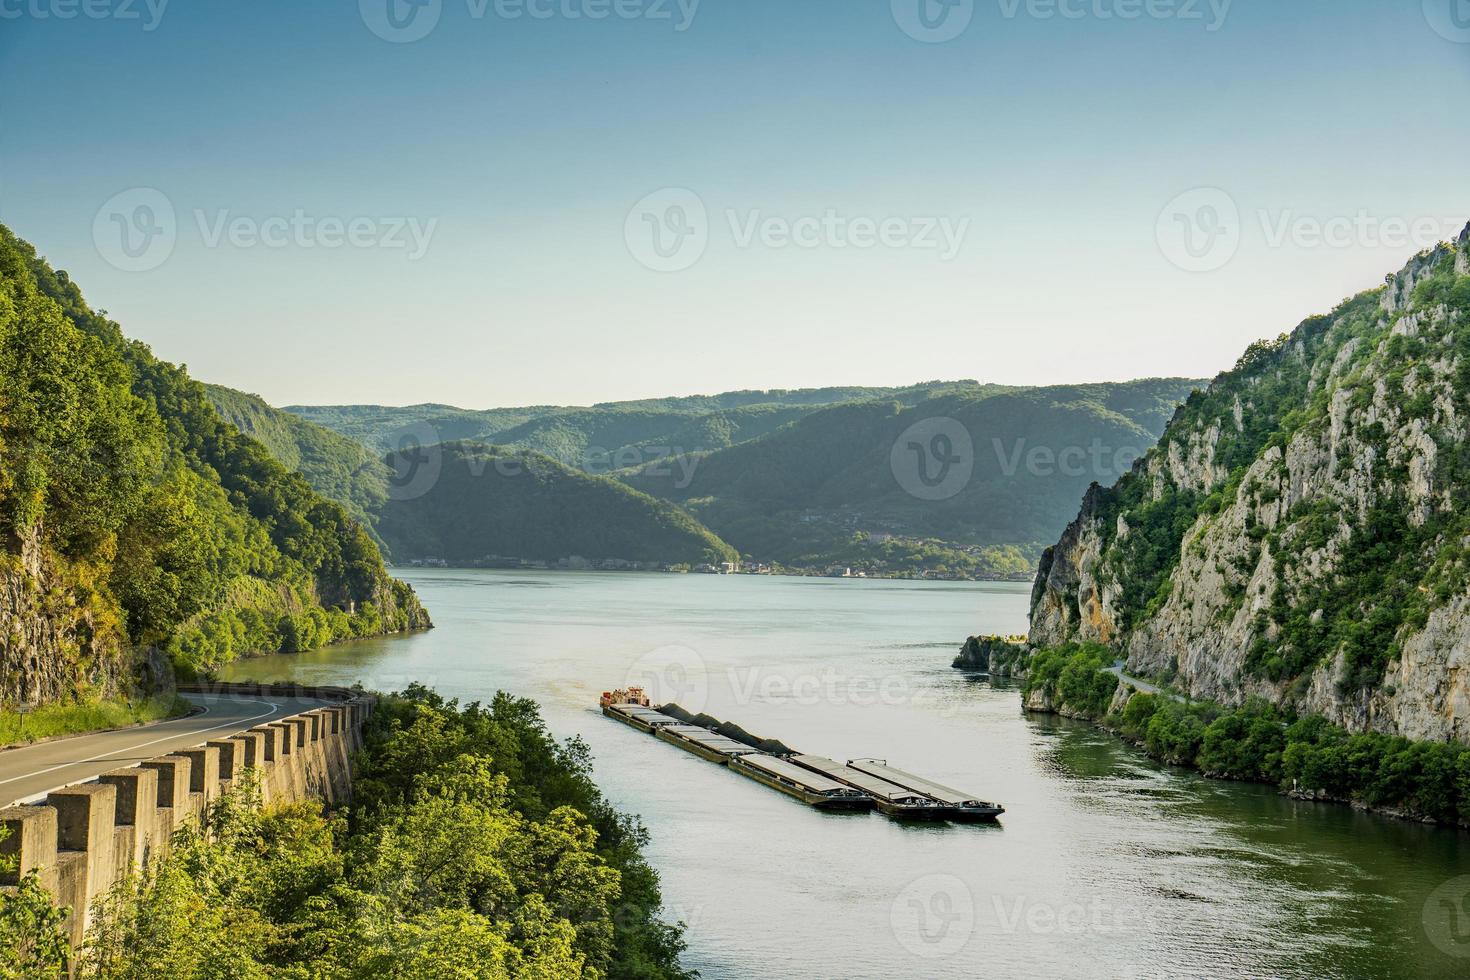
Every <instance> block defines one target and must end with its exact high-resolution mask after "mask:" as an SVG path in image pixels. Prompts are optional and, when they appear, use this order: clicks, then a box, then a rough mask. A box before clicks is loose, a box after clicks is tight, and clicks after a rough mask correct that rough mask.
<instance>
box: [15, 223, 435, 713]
mask: <svg viewBox="0 0 1470 980" xmlns="http://www.w3.org/2000/svg"><path fill="white" fill-rule="evenodd" d="M0 405H3V411H0V559H3V566H0V594H3V598H4V601H3V602H0V700H3V701H4V702H5V703H7V704H15V703H37V702H41V703H52V702H62V701H67V700H75V699H83V698H97V697H120V696H125V695H127V694H129V693H136V692H137V691H138V690H139V689H145V688H150V687H152V686H153V685H155V684H156V683H158V682H159V681H160V679H161V675H162V674H163V673H164V672H165V670H166V663H165V660H164V656H163V655H167V656H168V657H170V658H172V660H173V661H174V663H175V664H177V665H178V666H181V667H184V668H187V669H191V670H197V669H204V668H208V667H211V666H213V665H216V664H219V663H221V662H224V661H226V660H229V659H231V658H233V657H236V656H239V655H242V654H245V653H252V652H263V651H275V650H301V649H307V648H310V647H313V646H317V645H320V644H322V643H326V642H331V641H332V640H335V639H339V638H343V637H347V636H357V635H366V634H374V633H383V632H389V631H394V630H402V629H409V628H414V627H419V626H425V625H427V624H428V619H427V616H426V615H425V613H424V611H423V610H422V608H421V607H420V606H419V603H418V600H417V599H416V597H415V596H414V595H413V593H412V591H411V590H410V589H409V588H408V587H407V586H405V585H403V584H401V583H399V582H395V581H394V580H392V579H391V578H389V577H388V575H387V574H386V572H385V571H384V568H383V564H382V560H381V558H380V556H379V554H378V551H377V548H376V547H375V546H374V545H373V543H372V541H371V540H370V539H369V537H368V536H367V534H366V532H365V531H364V530H363V528H362V526H361V525H360V524H358V523H357V522H356V521H353V520H352V519H351V518H349V517H348V516H347V514H346V513H344V511H343V510H342V508H341V507H340V506H338V505H337V504H335V503H332V502H330V501H328V500H325V499H323V498H322V497H320V496H318V495H317V494H316V493H315V492H314V491H313V490H312V489H311V488H310V487H309V486H308V485H307V483H306V482H305V480H303V479H302V478H301V477H300V476H298V475H296V474H294V473H292V472H290V471H289V470H288V469H286V468H285V467H284V466H283V465H282V464H281V463H279V462H277V461H276V459H274V458H273V457H272V456H271V454H270V453H269V452H267V450H266V449H265V448H264V447H263V446H261V445H260V444H259V443H257V442H255V441H254V440H252V439H249V438H247V437H245V436H243V435H241V434H240V433H239V432H238V431H237V430H236V429H235V428H234V427H233V426H231V425H229V424H227V423H226V422H224V421H223V420H222V419H221V418H220V416H219V415H218V413H216V411H215V410H214V408H213V406H212V405H211V404H210V402H209V399H208V398H207V396H206V394H205V391H204V388H203V386H202V385H200V384H199V383H197V382H195V381H193V380H192V379H190V378H189V376H188V374H187V373H186V372H185V371H184V370H183V369H182V368H179V367H175V366H174V365H171V364H168V363H166V362H163V361H160V360H158V359H157V358H155V357H154V356H153V354H152V353H151V352H150V351H149V350H148V348H147V347H146V346H144V345H142V344H140V343H138V342H136V341H128V340H126V339H125V338H124V336H123V334H122V331H121V328H120V327H119V326H118V324H116V323H114V322H113V321H111V320H109V319H108V318H107V317H106V316H105V315H104V314H102V313H98V312H95V311H93V310H92V309H91V308H90V307H88V305H87V304H86V302H85V301H84V300H83V298H82V294H81V291H80V290H79V289H78V288H77V286H76V284H75V283H73V282H72V281H71V280H70V278H69V277H68V276H67V275H66V273H65V272H59V271H54V270H52V269H51V268H50V266H49V265H47V264H46V262H45V261H44V260H42V259H40V258H39V257H38V256H37V255H36V254H35V251H34V249H32V248H31V247H30V246H29V245H28V244H27V243H25V242H23V241H21V240H20V239H18V238H16V237H15V236H14V235H13V234H12V233H11V232H10V231H9V230H8V229H5V228H3V227H0Z"/></svg>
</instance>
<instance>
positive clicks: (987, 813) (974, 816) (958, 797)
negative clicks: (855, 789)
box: [848, 759, 1006, 821]
mask: <svg viewBox="0 0 1470 980" xmlns="http://www.w3.org/2000/svg"><path fill="white" fill-rule="evenodd" d="M848 765H849V766H851V767H852V768H853V769H855V770H857V771H858V772H861V773H866V774H867V775H869V776H876V777H878V778H879V779H882V780H885V781H887V782H890V783H894V784H896V785H898V786H902V787H904V788H905V789H910V790H913V791H914V792H916V793H922V794H923V795H925V796H927V797H929V798H930V799H934V800H938V801H939V802H940V803H943V804H944V805H945V806H946V807H948V808H950V810H951V812H950V813H948V814H946V816H947V817H948V818H949V819H951V820H985V821H988V820H994V819H995V818H996V817H999V816H1000V815H1001V814H1002V813H1005V812H1006V808H1005V807H1003V806H1001V805H1000V804H999V803H991V802H989V801H988V800H982V799H979V798H977V797H975V796H972V795H971V794H969V793H966V792H965V791H964V790H958V789H954V788H953V787H950V786H944V785H942V784H940V783H936V782H933V781H932V780H928V779H925V778H924V777H922V776H915V775H914V774H913V773H911V772H905V771H903V770H902V769H895V768H894V767H892V766H890V765H889V764H888V763H887V762H885V761H883V760H882V759H853V760H851V761H849V762H848Z"/></svg>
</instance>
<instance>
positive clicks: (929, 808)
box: [791, 755, 951, 820]
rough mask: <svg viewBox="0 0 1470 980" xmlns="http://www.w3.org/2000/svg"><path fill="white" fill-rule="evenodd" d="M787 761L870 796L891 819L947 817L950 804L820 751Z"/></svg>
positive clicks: (937, 818) (935, 818) (936, 818)
mask: <svg viewBox="0 0 1470 980" xmlns="http://www.w3.org/2000/svg"><path fill="white" fill-rule="evenodd" d="M791 761H792V762H794V763H796V764H797V765H798V766H801V767H802V768H803V769H810V770H811V771H812V772H815V773H819V774H821V775H823V776H826V777H827V778H829V779H832V780H835V781H836V782H839V783H841V784H842V785H844V786H851V787H852V788H853V789H856V790H859V791H860V792H863V793H865V794H867V795H868V796H870V797H872V800H873V804H874V805H875V806H876V807H877V808H878V812H879V813H881V814H883V815H884V816H885V817H892V818H893V819H894V820H943V819H945V818H946V817H950V816H951V813H950V809H951V808H950V807H948V806H946V805H945V804H943V803H940V802H939V801H938V800H935V799H932V798H931V797H928V796H925V795H924V794H922V793H916V792H914V791H913V790H911V789H908V788H906V787H903V786H899V785H898V784H896V783H890V782H888V781H887V780H886V779H879V778H878V777H877V776H870V775H869V774H867V773H865V772H862V771H861V770H858V769H854V768H852V767H851V766H848V765H843V764H842V763H841V762H838V761H837V760H836V759H828V758H826V757H825V756H820V755H793V756H792V757H791Z"/></svg>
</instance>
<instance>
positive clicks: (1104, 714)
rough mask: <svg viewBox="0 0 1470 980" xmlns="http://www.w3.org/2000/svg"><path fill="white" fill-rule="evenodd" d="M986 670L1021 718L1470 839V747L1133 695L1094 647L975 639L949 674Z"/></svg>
mask: <svg viewBox="0 0 1470 980" xmlns="http://www.w3.org/2000/svg"><path fill="white" fill-rule="evenodd" d="M982 659H983V660H984V661H985V662H986V663H987V664H990V665H992V666H993V667H994V668H996V669H997V670H998V674H997V676H1011V677H1015V678H1017V679H1019V680H1021V681H1023V684H1022V688H1021V697H1022V705H1023V707H1024V709H1025V710H1026V711H1028V712H1034V713H1042V714H1057V715H1062V716H1064V717H1068V718H1077V719H1082V720H1085V721H1090V722H1092V723H1093V724H1095V725H1097V726H1098V727H1099V728H1102V729H1104V730H1105V731H1108V732H1110V733H1112V734H1114V735H1116V736H1118V737H1120V738H1122V739H1124V740H1125V741H1127V742H1129V743H1131V744H1133V745H1135V746H1137V747H1138V748H1140V749H1142V750H1143V751H1144V752H1146V753H1148V754H1149V755H1150V756H1152V757H1153V758H1155V759H1158V760H1159V761H1161V762H1165V763H1168V764H1170V765H1178V766H1184V767H1187V768H1191V769H1195V770H1197V771H1198V772H1200V773H1201V774H1203V775H1205V776H1206V777H1209V778H1212V779H1230V780H1240V781H1247V782H1258V783H1265V784H1269V785H1274V786H1275V787H1276V788H1277V789H1278V791H1280V792H1281V793H1283V794H1285V795H1287V796H1291V797H1294V798H1296V799H1305V800H1316V801H1324V802H1333V803H1343V804H1347V805H1349V806H1352V807H1355V808H1357V809H1361V810H1368V811H1372V812H1374V813H1379V814H1382V815H1384V816H1390V817H1397V818H1400V819H1406V820H1416V821H1420V822H1425V823H1436V824H1441V825H1445V826H1456V827H1462V828H1470V746H1460V745H1453V744H1449V743H1441V742H1418V741H1413V740H1411V739H1407V738H1401V737H1397V736H1390V735H1382V734H1379V733H1376V732H1358V733H1352V732H1348V731H1347V730H1346V729H1343V728H1339V727H1337V726H1335V725H1332V724H1330V723H1328V722H1327V720H1326V719H1325V718H1322V717H1321V716H1319V715H1307V716H1297V715H1296V714H1295V713H1293V712H1290V711H1288V710H1285V709H1282V708H1278V707H1276V706H1274V705H1271V704H1269V703H1267V702H1265V701H1263V700H1260V699H1250V700H1247V701H1246V703H1245V704H1243V705H1241V706H1239V707H1234V708H1231V707H1227V706H1224V705H1220V704H1216V703H1213V702H1207V701H1188V700H1184V699H1181V698H1179V697H1176V696H1175V695H1173V694H1170V693H1168V692H1166V691H1155V692H1146V691H1140V690H1138V689H1137V688H1136V687H1134V686H1133V685H1132V684H1130V683H1128V682H1127V681H1126V680H1124V679H1122V678H1121V677H1119V676H1118V674H1117V673H1116V672H1115V668H1114V667H1113V662H1112V661H1113V657H1112V652H1111V651H1109V650H1107V649H1105V648H1103V647H1100V646H1097V645H1094V644H1069V645H1067V646H1063V647H1058V648H1054V649H1040V650H1036V649H1031V648H1027V647H1024V646H1020V645H1017V644H1015V643H1012V642H1008V641H1005V640H1002V639H1001V638H997V637H986V638H972V640H971V641H970V642H967V643H966V645H965V648H964V649H963V650H962V651H961V656H960V658H958V659H957V661H956V664H955V666H956V667H964V666H966V665H968V664H978V663H979V662H980V661H981V660H982Z"/></svg>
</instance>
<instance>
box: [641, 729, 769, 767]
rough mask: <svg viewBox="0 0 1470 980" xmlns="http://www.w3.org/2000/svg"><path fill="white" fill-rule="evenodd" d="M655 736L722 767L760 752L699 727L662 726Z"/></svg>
mask: <svg viewBox="0 0 1470 980" xmlns="http://www.w3.org/2000/svg"><path fill="white" fill-rule="evenodd" d="M653 734H654V737H655V738H659V739H662V740H663V741H665V742H668V743H669V744H671V745H677V746H678V747H679V748H681V749H683V750H684V751H686V752H693V753H694V754H695V755H697V756H699V757H700V758H702V759H708V760H709V761H711V762H718V763H719V764H720V765H728V764H729V763H730V761H731V760H732V759H735V758H738V757H740V756H743V755H752V754H758V753H759V752H760V749H757V748H756V747H755V746H753V745H746V744H745V743H744V742H737V741H735V740H734V739H733V738H726V737H725V736H724V735H720V734H718V733H716V732H712V731H710V730H709V729H708V728H700V727H699V726H697V725H681V724H673V725H662V726H660V727H659V728H657V729H656V730H655V731H654V733H653Z"/></svg>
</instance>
